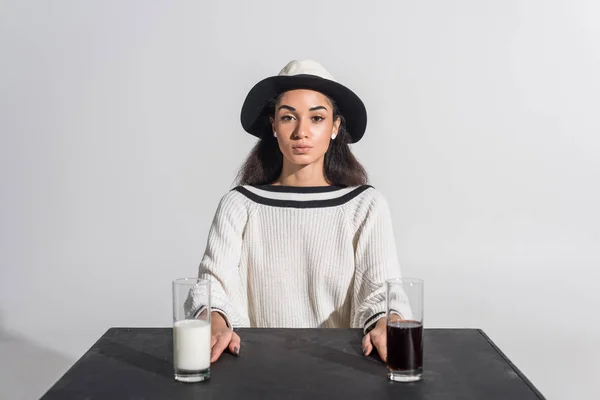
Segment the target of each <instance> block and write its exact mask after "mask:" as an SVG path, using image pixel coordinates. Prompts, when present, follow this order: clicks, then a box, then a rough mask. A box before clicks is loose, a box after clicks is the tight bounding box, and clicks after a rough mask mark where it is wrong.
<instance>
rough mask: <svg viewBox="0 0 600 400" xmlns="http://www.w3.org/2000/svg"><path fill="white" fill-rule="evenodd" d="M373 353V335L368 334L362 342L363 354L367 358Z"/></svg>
mask: <svg viewBox="0 0 600 400" xmlns="http://www.w3.org/2000/svg"><path fill="white" fill-rule="evenodd" d="M371 351H373V344H372V343H371V333H367V334H366V335H365V337H363V340H362V352H363V354H364V355H365V356H368V355H369V354H371Z"/></svg>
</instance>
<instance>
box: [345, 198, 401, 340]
mask: <svg viewBox="0 0 600 400" xmlns="http://www.w3.org/2000/svg"><path fill="white" fill-rule="evenodd" d="M373 193H374V195H373V198H372V201H371V202H370V204H369V205H368V209H367V211H366V215H365V216H364V218H363V219H362V223H361V225H360V226H359V228H358V231H357V237H356V238H355V263H356V273H355V277H354V298H353V307H352V308H353V318H352V321H353V322H352V325H353V326H354V327H357V328H363V330H364V332H365V333H366V332H368V331H370V330H371V329H372V327H373V326H374V324H375V322H377V320H378V319H379V318H381V317H385V314H386V287H385V281H386V280H387V279H391V278H399V277H400V276H401V274H400V265H399V262H398V257H397V253H396V243H395V239H394V232H393V228H392V221H391V217H390V212H389V207H388V204H387V201H386V200H385V198H384V197H383V196H382V195H381V194H380V193H379V192H377V191H375V190H373ZM398 311H399V313H400V314H404V315H405V314H408V313H410V311H409V310H398Z"/></svg>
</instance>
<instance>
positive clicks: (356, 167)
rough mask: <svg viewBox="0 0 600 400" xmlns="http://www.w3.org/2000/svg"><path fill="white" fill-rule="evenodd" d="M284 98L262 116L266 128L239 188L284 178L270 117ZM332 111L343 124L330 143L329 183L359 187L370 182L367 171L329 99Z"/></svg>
mask: <svg viewBox="0 0 600 400" xmlns="http://www.w3.org/2000/svg"><path fill="white" fill-rule="evenodd" d="M281 96H282V95H279V96H278V97H277V98H275V99H273V100H272V101H271V102H270V103H269V107H268V109H267V112H266V113H265V115H264V116H263V117H262V119H263V124H264V129H263V134H262V137H261V138H260V139H259V141H258V143H257V144H256V145H255V146H254V148H253V149H252V151H251V152H250V154H249V155H248V157H247V158H246V161H245V162H244V164H243V165H242V167H241V168H240V171H239V173H238V176H237V183H238V184H239V185H267V184H271V183H274V182H275V181H276V180H277V179H278V178H279V176H280V175H281V170H282V168H283V154H282V153H281V150H279V145H278V144H277V139H276V138H275V137H274V136H273V135H272V134H271V133H272V128H271V123H270V121H269V117H273V116H274V115H275V106H276V104H277V103H278V102H279V100H280V98H281ZM327 98H328V99H329V102H330V103H331V105H332V108H333V120H334V121H335V120H336V119H337V118H340V120H341V123H340V127H339V129H338V134H337V136H336V138H335V140H331V141H330V142H329V147H328V148H327V152H326V153H325V162H324V166H323V169H324V171H323V172H324V174H325V179H326V180H327V182H329V184H331V185H334V186H344V187H346V186H360V185H365V184H367V183H368V176H367V172H366V171H365V168H364V167H363V166H362V164H361V163H360V162H359V161H358V160H357V159H356V157H355V156H354V154H352V151H351V150H350V146H349V144H350V143H351V142H352V140H351V139H352V138H351V136H350V134H349V133H348V131H347V130H346V121H345V119H344V116H343V115H342V114H341V113H340V111H339V109H338V107H337V105H336V104H335V102H334V101H333V99H331V98H330V97H327Z"/></svg>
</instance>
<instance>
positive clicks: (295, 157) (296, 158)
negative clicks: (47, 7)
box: [286, 154, 317, 166]
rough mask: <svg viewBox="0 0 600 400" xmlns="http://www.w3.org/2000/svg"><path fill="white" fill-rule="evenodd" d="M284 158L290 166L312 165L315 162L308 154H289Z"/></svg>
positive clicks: (315, 159)
mask: <svg viewBox="0 0 600 400" xmlns="http://www.w3.org/2000/svg"><path fill="white" fill-rule="evenodd" d="M286 158H287V159H288V161H290V162H291V163H292V164H294V165H299V166H306V165H310V164H314V163H315V162H316V161H317V158H315V157H313V156H312V155H310V154H290V155H288V156H287V157H286Z"/></svg>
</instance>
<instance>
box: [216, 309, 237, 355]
mask: <svg viewBox="0 0 600 400" xmlns="http://www.w3.org/2000/svg"><path fill="white" fill-rule="evenodd" d="M211 319H212V322H211V325H210V331H211V333H210V347H211V349H212V350H211V353H210V362H211V363H212V362H215V361H217V360H218V359H219V357H220V356H221V354H223V351H224V350H225V349H229V351H230V352H231V353H232V354H234V355H236V356H238V355H240V344H241V341H240V337H239V336H238V334H237V333H235V332H234V331H233V329H231V328H230V327H228V326H227V322H225V319H224V318H223V317H222V316H221V314H219V313H218V312H212V314H211Z"/></svg>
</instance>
